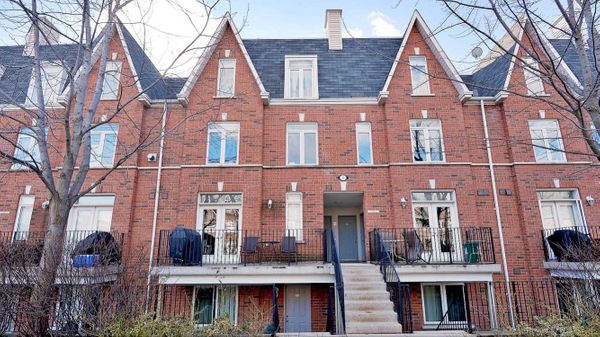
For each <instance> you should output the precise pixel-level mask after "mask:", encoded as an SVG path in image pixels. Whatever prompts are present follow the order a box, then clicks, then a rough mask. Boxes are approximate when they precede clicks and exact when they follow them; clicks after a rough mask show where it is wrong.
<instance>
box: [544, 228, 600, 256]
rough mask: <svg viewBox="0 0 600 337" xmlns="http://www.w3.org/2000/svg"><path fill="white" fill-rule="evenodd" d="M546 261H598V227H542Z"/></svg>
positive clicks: (599, 245)
mask: <svg viewBox="0 0 600 337" xmlns="http://www.w3.org/2000/svg"><path fill="white" fill-rule="evenodd" d="M542 244H543V246H544V256H545V258H546V261H566V262H591V261H600V227H598V226H594V227H588V226H570V227H561V228H555V229H542Z"/></svg>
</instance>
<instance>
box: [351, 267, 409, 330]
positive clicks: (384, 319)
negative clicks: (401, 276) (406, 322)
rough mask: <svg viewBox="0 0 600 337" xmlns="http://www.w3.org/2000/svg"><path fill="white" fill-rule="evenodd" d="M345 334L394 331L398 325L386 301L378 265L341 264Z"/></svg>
mask: <svg viewBox="0 0 600 337" xmlns="http://www.w3.org/2000/svg"><path fill="white" fill-rule="evenodd" d="M342 274H343V276H344V295H345V296H344V301H345V306H346V334H348V335H363V334H369V335H396V336H397V335H398V334H400V333H402V326H401V325H400V323H398V315H397V314H396V312H395V311H394V304H393V303H392V302H391V301H390V294H389V293H388V291H387V289H386V287H385V282H384V281H383V276H381V273H380V272H379V267H378V266H376V265H372V264H369V263H361V264H346V263H344V264H342Z"/></svg>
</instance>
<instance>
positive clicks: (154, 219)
mask: <svg viewBox="0 0 600 337" xmlns="http://www.w3.org/2000/svg"><path fill="white" fill-rule="evenodd" d="M167 111H168V109H167V102H166V101H165V104H164V108H163V116H162V125H161V128H160V147H159V150H158V171H157V173H156V189H155V191H154V212H153V214H152V241H151V242H150V259H149V260H148V281H147V284H146V286H147V289H146V305H145V312H146V313H148V309H149V306H150V282H151V281H152V261H154V247H155V246H156V224H157V222H158V200H160V198H159V195H160V179H161V176H162V162H163V149H164V145H165V127H166V124H167Z"/></svg>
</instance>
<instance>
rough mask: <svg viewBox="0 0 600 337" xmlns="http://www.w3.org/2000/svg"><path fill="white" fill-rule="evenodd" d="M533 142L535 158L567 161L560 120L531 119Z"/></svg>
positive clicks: (539, 160) (537, 159)
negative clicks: (559, 124)
mask: <svg viewBox="0 0 600 337" xmlns="http://www.w3.org/2000/svg"><path fill="white" fill-rule="evenodd" d="M529 131H530V132H531V142H532V143H533V152H534V154H535V160H536V161H538V162H544V161H566V160H567V158H566V157H565V152H564V147H563V142H562V138H561V135H560V129H559V126H558V121H557V120H556V119H536V120H530V121H529Z"/></svg>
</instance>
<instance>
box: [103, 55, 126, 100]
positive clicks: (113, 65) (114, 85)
mask: <svg viewBox="0 0 600 337" xmlns="http://www.w3.org/2000/svg"><path fill="white" fill-rule="evenodd" d="M121 65H122V63H121V62H120V61H108V62H107V63H106V71H105V73H104V83H102V96H101V99H106V100H108V99H117V97H119V83H120V81H121Z"/></svg>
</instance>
